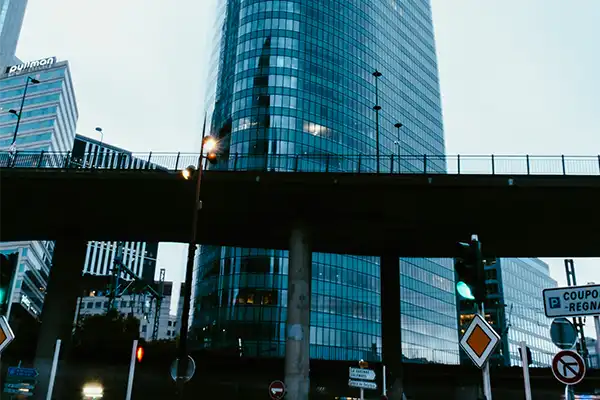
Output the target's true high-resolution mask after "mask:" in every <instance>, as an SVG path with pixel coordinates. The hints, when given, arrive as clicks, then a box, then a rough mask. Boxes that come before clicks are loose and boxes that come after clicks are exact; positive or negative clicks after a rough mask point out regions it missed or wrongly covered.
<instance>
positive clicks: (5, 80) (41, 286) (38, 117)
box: [0, 0, 78, 318]
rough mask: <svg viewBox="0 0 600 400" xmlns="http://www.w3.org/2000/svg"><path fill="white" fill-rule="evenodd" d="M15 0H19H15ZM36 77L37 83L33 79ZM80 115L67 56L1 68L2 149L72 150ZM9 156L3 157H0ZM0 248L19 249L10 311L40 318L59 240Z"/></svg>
mask: <svg viewBox="0 0 600 400" xmlns="http://www.w3.org/2000/svg"><path fill="white" fill-rule="evenodd" d="M8 3H11V1H8ZM12 3H18V2H17V1H14V0H13V1H12ZM23 3H24V2H23ZM0 4H4V5H5V4H7V3H6V2H4V3H0ZM0 20H1V18H0ZM31 79H35V80H36V82H38V83H33V82H32V81H31ZM25 87H27V91H26V92H25ZM21 104H23V108H22V115H21V120H20V123H19V127H18V131H17V130H16V128H17V115H18V114H19V113H20V112H21ZM77 118H78V111H77V104H76V101H75V93H74V90H73V83H72V80H71V73H70V71H69V64H68V62H66V61H62V62H57V61H56V59H54V58H44V59H40V60H36V61H33V62H27V63H22V64H19V65H8V66H4V67H3V68H2V73H1V74H0V149H3V150H5V149H8V148H10V147H11V145H12V144H13V142H14V144H15V145H16V150H17V151H19V152H27V151H35V152H40V151H45V152H49V151H56V152H66V151H69V150H71V148H72V147H73V142H74V140H75V127H76V124H77ZM47 156H48V157H44V158H43V159H42V158H40V157H39V156H38V157H37V158H35V157H24V158H17V161H16V162H18V163H20V162H41V163H45V164H48V163H52V162H54V158H53V157H51V156H50V155H47ZM6 160H7V159H6V158H3V159H2V160H1V161H0V162H6ZM0 252H2V253H4V254H9V253H18V254H19V260H18V268H17V276H16V279H15V280H14V285H13V291H12V296H11V299H10V302H11V304H12V306H14V305H15V304H18V305H19V306H20V307H17V308H14V307H12V306H11V312H12V311H14V310H21V309H24V310H26V311H27V312H28V314H29V315H31V316H33V317H35V318H38V317H39V315H40V314H41V310H42V305H43V302H44V293H45V290H46V285H47V281H48V276H49V273H50V267H51V265H52V255H53V253H54V242H3V243H0ZM11 316H12V314H11Z"/></svg>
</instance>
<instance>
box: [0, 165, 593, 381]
mask: <svg viewBox="0 0 600 400" xmlns="http://www.w3.org/2000/svg"><path fill="white" fill-rule="evenodd" d="M0 156H1V155H0ZM37 157H38V160H37V164H35V163H33V164H30V165H29V168H3V169H0V190H1V194H0V196H1V197H0V200H1V202H0V215H1V217H2V218H1V220H0V240H3V241H12V240H23V239H25V240H27V239H30V240H56V241H57V244H56V249H55V256H54V260H53V265H54V266H53V268H52V269H51V275H50V283H49V286H48V290H47V295H46V300H45V304H44V311H43V314H42V319H43V320H44V325H43V327H42V332H41V334H40V342H39V343H38V357H39V358H40V361H39V362H38V365H39V366H40V368H42V369H44V370H45V369H49V362H50V360H51V356H52V353H53V345H54V341H55V339H56V338H57V337H63V338H67V337H69V336H70V332H71V324H72V321H73V312H74V308H75V301H74V300H75V298H76V296H77V292H76V287H77V279H76V277H77V276H80V275H81V274H80V272H81V267H82V265H83V260H84V257H85V244H86V242H87V241H89V240H127V241H137V240H140V241H144V240H148V241H151V240H154V241H163V242H164V241H173V242H187V241H188V240H189V237H190V229H191V227H190V223H191V216H192V211H193V207H194V203H195V200H194V190H195V187H194V186H195V182H193V181H186V180H184V179H183V178H182V177H181V175H180V174H179V172H178V171H177V170H178V169H179V168H178V167H179V165H178V163H179V155H178V157H177V164H176V165H175V168H162V169H149V168H148V169H144V170H128V169H122V168H80V167H77V168H73V167H72V164H71V161H70V160H69V159H68V157H65V158H64V159H63V160H61V161H60V162H59V163H58V165H54V167H55V168H39V167H43V166H45V165H46V162H45V161H44V160H43V157H40V156H39V155H38V156H37ZM196 158H197V157H196ZM561 159H562V171H563V173H562V174H559V173H557V174H554V175H541V176H539V175H533V174H531V165H530V160H529V157H527V163H526V166H527V169H526V171H527V173H526V174H523V173H520V174H518V173H517V174H510V173H504V174H500V173H499V171H497V170H496V167H495V166H496V164H495V161H494V158H493V157H492V164H491V165H492V172H493V173H492V174H490V175H486V174H464V173H461V168H460V165H461V164H458V165H459V168H458V170H457V171H455V172H456V173H448V174H440V173H429V172H428V171H427V167H426V166H427V162H426V161H427V159H426V157H424V160H423V165H424V169H423V171H422V172H421V173H398V171H397V170H396V169H395V168H394V166H393V163H392V162H390V163H389V164H386V168H383V169H382V171H386V173H380V174H373V173H369V172H366V173H365V172H363V170H362V167H361V165H362V164H361V162H362V161H361V158H360V157H359V159H358V168H357V170H353V169H348V168H338V169H343V170H345V171H351V172H334V171H335V169H336V168H331V164H330V160H329V158H326V159H325V160H318V162H317V163H313V165H314V164H316V165H317V166H318V169H314V168H308V169H303V168H298V165H304V164H302V163H299V162H298V156H296V158H295V159H293V160H295V161H292V163H291V165H294V167H293V168H291V169H290V168H287V169H286V170H287V171H292V172H294V173H289V172H276V171H278V170H281V169H282V168H279V167H278V166H277V165H278V164H277V163H270V162H267V163H265V166H267V168H264V169H262V170H247V169H248V168H245V169H246V170H244V168H241V169H242V170H239V169H238V168H236V165H237V158H236V159H234V161H233V168H231V165H228V166H227V167H228V168H227V170H211V171H207V172H206V174H205V175H204V178H203V183H202V190H201V198H202V201H203V207H202V210H201V212H200V216H199V223H198V228H199V235H198V243H200V244H210V245H228V246H240V247H263V248H275V249H289V250H290V255H289V259H290V268H289V271H290V272H289V275H288V284H289V288H290V290H289V293H290V295H289V296H288V308H289V309H294V310H296V309H297V310H298V311H297V313H295V314H294V316H291V315H292V313H288V321H287V323H288V325H290V324H292V325H295V324H297V325H301V326H302V327H303V329H304V331H308V324H309V318H310V307H309V306H308V305H309V304H310V290H308V288H309V285H308V282H309V281H310V276H311V274H310V268H311V265H312V262H311V254H312V252H313V251H322V252H331V253H346V254H360V255H375V256H380V257H381V259H380V260H381V261H380V263H381V282H382V287H381V297H382V299H381V304H382V341H383V362H384V363H385V364H386V365H387V366H388V367H389V368H390V370H391V371H395V372H394V374H395V376H401V374H402V373H401V368H402V367H401V364H400V362H399V357H398V355H399V354H401V348H400V343H401V336H400V334H401V329H400V323H399V318H398V316H399V315H400V304H399V298H400V293H399V278H400V277H399V268H398V257H401V256H402V257H452V256H453V255H454V253H453V251H454V248H455V243H456V241H458V240H467V239H468V238H469V237H470V235H471V234H472V233H477V234H478V235H479V237H480V240H481V241H482V242H483V249H484V253H487V254H489V255H493V256H496V257H561V256H567V257H577V256H578V257H586V256H598V251H597V250H596V245H597V243H598V242H599V240H600V232H599V230H598V229H597V227H598V226H600V213H598V212H596V207H597V205H598V204H600V173H598V174H588V175H583V174H581V175H568V174H566V165H567V163H566V162H565V161H566V160H565V159H564V157H562V158H561ZM1 160H2V157H0V161H1ZM148 160H150V157H148ZM392 160H393V158H392V159H390V161H392ZM230 161H231V160H230ZM247 161H248V160H247ZM267 161H268V160H267ZM275 161H281V160H280V159H279V158H277V159H276V160H275ZM288 161H289V160H286V166H287V167H289V166H290V163H289V162H288ZM342 161H343V160H342ZM367 161H369V163H368V164H372V160H367ZM230 164H231V163H230ZM0 165H2V163H1V162H0ZM19 165H20V164H19V163H17V162H13V163H12V165H11V166H13V167H14V166H17V167H18V166H19ZM111 165H113V164H111ZM119 165H121V164H120V161H118V163H117V166H119ZM146 165H150V163H149V162H148V163H147V164H146ZM247 165H248V166H249V165H250V164H247ZM309 165H311V164H309ZM334 165H341V161H340V160H336V162H335V163H334ZM32 166H33V168H31V167H32ZM284 169H285V168H284ZM315 171H318V172H315ZM540 295H541V294H540ZM307 338H308V336H307V335H306V336H305V339H303V340H304V341H305V343H304V344H302V345H298V346H297V347H296V350H297V351H295V352H294V354H286V362H287V359H288V358H290V360H293V361H291V362H293V363H295V364H294V365H296V364H297V365H301V366H302V369H303V371H305V372H306V374H308V339H307ZM290 340H296V339H290V338H288V341H290ZM298 373H300V372H298ZM286 380H287V379H286Z"/></svg>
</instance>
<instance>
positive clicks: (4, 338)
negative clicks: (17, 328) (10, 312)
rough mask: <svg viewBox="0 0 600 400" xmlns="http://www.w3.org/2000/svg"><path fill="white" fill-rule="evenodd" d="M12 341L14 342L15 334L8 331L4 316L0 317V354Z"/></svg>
mask: <svg viewBox="0 0 600 400" xmlns="http://www.w3.org/2000/svg"><path fill="white" fill-rule="evenodd" d="M13 340H15V334H14V333H13V331H12V329H10V325H9V324H8V320H7V319H6V317H5V316H4V315H3V316H0V353H2V351H3V350H4V349H5V348H6V346H8V345H9V344H10V342H12V341H13Z"/></svg>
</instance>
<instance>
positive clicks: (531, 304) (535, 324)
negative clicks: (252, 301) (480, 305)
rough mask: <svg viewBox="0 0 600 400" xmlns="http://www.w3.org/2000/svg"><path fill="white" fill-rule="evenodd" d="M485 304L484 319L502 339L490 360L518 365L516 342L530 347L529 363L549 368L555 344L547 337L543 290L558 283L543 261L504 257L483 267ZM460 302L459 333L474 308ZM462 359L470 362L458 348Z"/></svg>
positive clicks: (466, 323)
mask: <svg viewBox="0 0 600 400" xmlns="http://www.w3.org/2000/svg"><path fill="white" fill-rule="evenodd" d="M485 273H486V289H487V303H486V305H485V314H486V320H487V321H488V322H490V323H491V324H492V326H493V327H494V329H495V330H496V332H497V333H498V334H500V336H501V338H502V341H501V343H500V345H499V346H498V348H497V349H496V352H495V354H494V355H493V356H492V362H493V363H495V364H497V365H503V366H515V365H521V359H520V355H519V343H520V342H521V341H525V343H526V344H527V346H528V347H529V348H530V349H531V354H532V361H533V363H532V366H533V367H548V366H550V364H551V362H552V358H553V357H554V355H555V354H556V351H557V347H556V346H555V345H554V344H553V343H552V340H551V338H550V324H551V323H552V320H551V319H549V318H547V317H546V315H545V314H544V302H543V298H542V290H544V289H546V288H552V287H556V286H557V282H556V281H555V280H554V279H552V278H551V277H550V270H549V267H548V265H547V264H546V263H544V262H543V261H541V260H539V259H537V258H503V259H499V260H498V261H497V262H496V264H494V265H491V266H486V267H485ZM458 301H459V305H460V308H459V314H460V315H459V325H460V329H461V333H464V331H465V330H466V327H467V326H468V324H469V323H470V322H471V320H472V318H473V315H474V312H475V308H474V305H473V304H472V303H471V302H468V301H464V300H462V301H461V300H460V299H459V300H458ZM461 361H462V362H465V363H469V362H470V361H469V360H468V357H467V356H466V354H464V353H463V352H462V350H461Z"/></svg>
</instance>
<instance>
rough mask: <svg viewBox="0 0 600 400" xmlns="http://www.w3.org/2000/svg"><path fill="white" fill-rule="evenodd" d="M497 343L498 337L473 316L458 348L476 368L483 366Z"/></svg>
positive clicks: (486, 325) (486, 324)
mask: <svg viewBox="0 0 600 400" xmlns="http://www.w3.org/2000/svg"><path fill="white" fill-rule="evenodd" d="M498 343H500V335H498V334H497V333H496V331H495V330H494V328H492V326H491V325H490V324H488V323H487V321H486V320H484V319H483V318H482V317H481V316H480V315H479V314H476V315H475V318H473V321H471V324H469V327H468V328H467V330H466V332H465V334H464V335H463V337H462V339H461V340H460V346H461V347H462V349H463V350H464V351H465V353H467V355H468V356H469V357H470V358H471V360H473V363H474V364H475V365H476V366H477V367H478V368H482V367H483V366H484V365H485V363H486V361H487V360H488V358H489V357H490V355H491V354H492V352H493V351H494V349H495V348H496V346H497V345H498Z"/></svg>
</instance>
